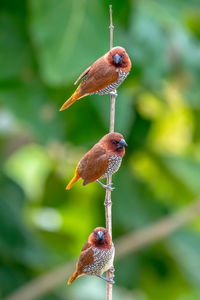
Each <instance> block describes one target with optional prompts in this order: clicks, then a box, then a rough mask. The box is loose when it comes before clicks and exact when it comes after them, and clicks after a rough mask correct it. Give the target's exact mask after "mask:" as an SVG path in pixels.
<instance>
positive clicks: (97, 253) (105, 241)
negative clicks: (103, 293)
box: [67, 227, 115, 285]
mask: <svg viewBox="0 0 200 300" xmlns="http://www.w3.org/2000/svg"><path fill="white" fill-rule="evenodd" d="M114 254H115V247H114V244H113V242H112V240H111V237H110V234H109V233H108V230H107V229H106V228H104V227H97V228H95V229H94V230H93V231H92V233H91V234H90V235H89V237H88V240H87V242H86V243H85V245H84V246H83V248H82V250H81V253H80V256H79V259H78V262H77V264H76V271H75V272H74V273H73V274H72V276H71V277H70V278H69V280H68V282H67V284H68V285H69V284H71V283H72V282H73V281H74V280H75V279H76V278H78V277H80V276H83V275H93V276H97V277H100V278H101V279H104V280H106V281H107V282H109V283H112V284H113V283H114V281H113V280H112V279H109V278H105V277H103V276H101V275H102V274H103V273H104V272H106V271H108V270H109V269H112V266H113V260H114Z"/></svg>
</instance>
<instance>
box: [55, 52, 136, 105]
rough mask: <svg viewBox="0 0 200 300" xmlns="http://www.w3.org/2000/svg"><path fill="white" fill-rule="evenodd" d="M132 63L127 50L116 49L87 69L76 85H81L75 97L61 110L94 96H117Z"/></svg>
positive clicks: (74, 94)
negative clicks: (117, 91)
mask: <svg viewBox="0 0 200 300" xmlns="http://www.w3.org/2000/svg"><path fill="white" fill-rule="evenodd" d="M130 69H131V61H130V59H129V56H128V54H127V53H126V50H125V49H124V48H122V47H114V48H112V49H111V50H110V51H108V52H107V53H106V54H105V55H104V56H102V57H100V58H99V59H98V60H96V61H95V62H94V63H93V64H92V65H91V66H90V67H89V68H87V69H86V70H85V71H84V72H83V73H82V74H81V75H80V77H79V78H78V79H77V80H76V82H75V83H74V84H77V83H78V82H79V80H81V79H83V78H84V80H83V81H82V82H81V83H80V84H79V86H78V88H77V89H76V90H75V92H74V93H73V95H72V96H71V97H70V98H69V99H68V100H67V101H66V102H65V103H64V104H63V106H62V107H61V109H60V110H64V109H66V108H68V107H69V106H70V105H72V104H73V103H74V102H75V101H76V100H78V99H80V98H82V97H85V96H87V95H92V94H99V95H104V94H111V95H115V96H117V93H116V91H115V90H116V89H117V88H118V86H119V85H120V84H121V83H122V82H123V81H124V79H125V78H126V77H127V76H128V74H129V72H130Z"/></svg>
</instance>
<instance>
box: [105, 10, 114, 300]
mask: <svg viewBox="0 0 200 300" xmlns="http://www.w3.org/2000/svg"><path fill="white" fill-rule="evenodd" d="M109 8H110V27H109V28H110V49H112V48H113V29H114V26H113V23H112V5H110V6H109ZM110 102H111V103H110V132H113V131H114V127H115V96H113V95H112V96H110ZM111 182H112V176H111V175H109V176H108V178H107V185H110V184H111ZM105 215H106V228H107V229H108V232H109V234H110V236H111V238H112V201H111V191H110V190H108V189H107V190H106V196H105ZM112 276H114V268H113V271H112V272H111V271H110V270H109V271H108V272H107V277H108V278H110V277H112ZM107 300H112V284H110V283H107Z"/></svg>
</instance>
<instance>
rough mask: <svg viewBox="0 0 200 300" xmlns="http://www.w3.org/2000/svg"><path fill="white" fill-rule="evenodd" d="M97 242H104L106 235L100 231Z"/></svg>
mask: <svg viewBox="0 0 200 300" xmlns="http://www.w3.org/2000/svg"><path fill="white" fill-rule="evenodd" d="M97 240H104V233H103V231H101V230H100V231H98V232H97Z"/></svg>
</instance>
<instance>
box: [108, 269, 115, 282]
mask: <svg viewBox="0 0 200 300" xmlns="http://www.w3.org/2000/svg"><path fill="white" fill-rule="evenodd" d="M108 271H109V272H110V277H109V278H110V279H113V278H114V277H115V274H114V272H115V268H114V267H113V266H112V267H110V269H109V270H108Z"/></svg>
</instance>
